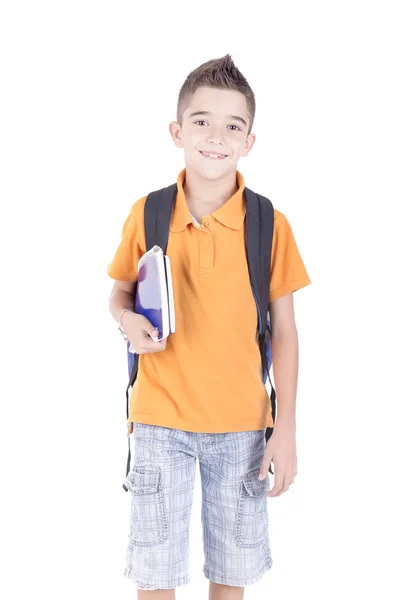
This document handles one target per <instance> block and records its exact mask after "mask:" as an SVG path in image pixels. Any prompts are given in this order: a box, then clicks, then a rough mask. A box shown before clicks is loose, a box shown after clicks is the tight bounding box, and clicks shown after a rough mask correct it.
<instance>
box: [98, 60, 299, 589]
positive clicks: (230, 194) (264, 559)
mask: <svg viewBox="0 0 400 600" xmlns="http://www.w3.org/2000/svg"><path fill="white" fill-rule="evenodd" d="M254 114H255V99H254V94H253V92H252V90H251V88H250V86H249V84H248V83H247V81H246V79H245V78H244V77H243V75H242V74H241V73H240V71H239V70H238V69H237V67H236V66H235V65H234V63H233V61H232V59H231V56H230V55H226V56H224V57H223V58H221V59H215V60H210V61H208V62H206V63H205V64H203V65H201V66H200V67H198V68H197V69H195V70H194V71H193V72H192V73H190V74H189V76H188V77H187V79H186V81H185V82H184V84H183V86H182V88H181V90H180V93H179V99H178V108H177V121H176V122H175V121H174V122H172V123H170V133H171V136H172V139H173V141H174V143H175V145H176V147H178V148H183V149H184V155H185V169H183V170H182V171H181V172H180V173H179V175H178V179H177V185H178V193H177V198H176V203H175V207H174V212H173V215H172V219H171V224H170V234H169V241H168V247H167V254H168V256H169V257H170V259H171V269H172V277H173V287H174V297H175V310H176V333H174V334H172V335H171V336H170V337H169V338H167V339H166V340H163V341H161V342H158V341H153V339H152V338H154V337H157V331H156V330H155V329H154V327H153V326H152V324H151V323H150V322H149V321H148V320H147V319H146V318H145V317H143V316H141V315H138V314H135V313H134V312H133V310H132V307H133V297H132V291H133V283H134V282H135V281H136V280H137V263H138V260H139V258H140V257H141V256H142V255H143V254H144V252H145V251H146V244H145V237H144V214H143V211H144V204H145V201H146V196H144V197H142V198H141V199H140V200H138V201H137V202H135V203H134V204H133V206H132V208H131V210H130V213H129V215H128V217H127V219H126V221H125V223H124V226H123V233H122V239H121V242H120V245H119V247H118V249H117V251H116V254H115V256H114V258H113V260H112V262H111V264H110V265H109V267H108V275H109V276H110V277H112V278H113V279H115V280H116V282H115V284H114V287H113V290H112V293H111V296H110V311H111V313H112V315H113V316H114V318H115V319H116V320H117V321H120V324H121V325H122V328H123V330H124V331H125V333H126V334H127V336H128V339H129V341H130V342H131V344H132V346H133V348H134V349H135V350H136V352H137V353H138V354H140V355H141V356H140V362H139V365H140V366H139V373H138V377H137V380H136V382H135V385H134V386H133V389H132V394H131V398H130V413H129V420H128V432H129V433H131V432H132V431H133V432H134V439H135V444H134V448H135V449H134V465H133V467H132V468H131V472H130V474H129V476H128V477H127V479H126V483H127V486H128V487H129V489H130V491H131V492H132V494H131V500H132V510H131V526H130V534H129V544H128V549H127V565H126V569H125V573H124V574H125V575H126V576H128V577H129V578H131V579H132V580H133V581H135V583H136V585H137V587H138V597H139V598H146V599H147V600H151V599H152V598H157V599H161V600H164V599H169V600H170V599H172V598H174V597H175V592H174V589H175V588H176V587H177V586H180V585H184V584H186V583H187V582H188V581H189V580H190V575H189V574H188V571H187V569H188V549H189V537H188V534H189V524H190V522H189V519H190V511H191V507H192V498H193V486H194V477H195V469H196V458H198V459H199V465H200V473H201V484H202V524H203V543H204V555H205V564H204V568H203V572H204V574H205V576H206V577H207V578H208V579H209V580H210V595H209V598H210V600H217V599H218V600H224V599H226V600H228V599H229V600H239V599H241V598H243V594H244V588H245V586H246V585H248V584H252V583H255V582H256V581H258V580H259V579H260V578H261V577H262V575H263V574H264V573H265V572H266V571H267V570H268V569H270V567H271V566H272V558H271V551H270V544H269V538H268V513H267V496H269V497H272V496H279V495H281V494H282V493H283V492H285V491H286V490H287V489H288V488H289V486H290V484H291V483H292V482H293V479H294V477H295V475H296V470H297V466H296V442H295V396H296V389H297V371H298V341H297V330H296V325H295V319H294V309H293V292H294V291H295V290H297V289H299V288H302V287H304V286H306V285H308V284H309V283H311V282H310V279H309V277H308V274H307V272H306V269H305V267H304V264H303V261H302V259H301V256H300V254H299V252H298V249H297V246H296V242H295V240H294V237H293V234H292V231H291V228H290V225H289V223H288V221H287V219H286V217H285V216H284V215H283V214H282V213H280V212H279V211H277V210H276V209H274V233H273V244H272V252H271V282H270V319H271V329H272V341H271V343H272V353H273V367H274V381H275V386H276V391H277V405H278V413H277V418H276V421H275V424H274V423H273V421H272V415H271V403H270V399H269V397H268V393H267V390H266V387H265V385H264V382H263V380H262V377H261V373H260V350H259V345H258V341H257V338H256V335H255V332H256V330H257V308H256V305H255V301H254V297H253V294H252V290H251V287H250V281H249V275H248V267H247V262H246V256H245V237H244V232H245V229H244V223H245V214H246V210H245V202H244V198H243V188H244V186H245V184H244V179H243V176H242V175H241V173H240V172H239V171H237V169H236V166H237V163H238V161H239V159H240V157H241V156H247V154H248V153H249V152H250V150H251V148H252V147H253V145H254V142H255V135H254V134H253V133H251V129H252V125H253V121H254ZM260 193H261V194H262V193H263V190H260ZM124 309H131V310H124ZM121 313H122V316H121V319H120V315H121ZM266 427H274V430H273V434H272V435H271V437H270V439H269V440H268V444H266V441H265V428H266ZM271 460H272V461H273V464H274V468H275V485H274V487H273V489H272V490H270V486H269V476H268V469H269V466H270V463H271ZM260 473H261V479H259V477H258V476H259V474H260ZM133 482H134V485H133ZM150 590H153V591H150ZM160 590H163V591H160Z"/></svg>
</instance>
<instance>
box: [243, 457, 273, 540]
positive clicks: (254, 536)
mask: <svg viewBox="0 0 400 600" xmlns="http://www.w3.org/2000/svg"><path fill="white" fill-rule="evenodd" d="M259 473H260V469H259V468H258V469H254V470H252V471H250V472H249V473H245V475H243V477H242V482H241V485H240V494H239V502H238V505H237V509H236V517H235V526H234V540H235V543H236V545H237V546H239V547H241V548H254V547H256V546H260V545H261V544H262V543H263V541H264V540H265V539H266V538H267V536H268V516H267V492H268V490H269V477H268V475H267V477H266V478H265V479H264V480H263V481H259V479H258V475H259Z"/></svg>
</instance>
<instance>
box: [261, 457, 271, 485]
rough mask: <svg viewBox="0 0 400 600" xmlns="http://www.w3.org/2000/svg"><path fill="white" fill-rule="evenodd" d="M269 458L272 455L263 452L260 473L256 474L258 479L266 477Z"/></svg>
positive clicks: (269, 462)
mask: <svg viewBox="0 0 400 600" xmlns="http://www.w3.org/2000/svg"><path fill="white" fill-rule="evenodd" d="M271 460H272V456H271V455H269V454H265V456H264V458H263V461H262V463H261V466H260V474H259V476H258V479H259V480H260V481H262V480H263V479H265V478H266V476H267V475H268V471H269V466H270V464H271Z"/></svg>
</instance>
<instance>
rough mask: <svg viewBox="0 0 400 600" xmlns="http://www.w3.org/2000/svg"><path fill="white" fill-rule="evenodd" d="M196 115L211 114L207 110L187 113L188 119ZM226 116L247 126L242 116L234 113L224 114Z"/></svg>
mask: <svg viewBox="0 0 400 600" xmlns="http://www.w3.org/2000/svg"><path fill="white" fill-rule="evenodd" d="M197 115H211V113H210V112H209V111H207V110H197V111H196V112H194V113H191V114H190V115H189V119H191V118H192V117H196V116H197ZM226 116H227V117H229V118H230V119H233V120H234V121H239V122H240V123H243V125H244V126H245V127H247V123H246V121H245V120H244V119H242V117H237V116H236V115H226Z"/></svg>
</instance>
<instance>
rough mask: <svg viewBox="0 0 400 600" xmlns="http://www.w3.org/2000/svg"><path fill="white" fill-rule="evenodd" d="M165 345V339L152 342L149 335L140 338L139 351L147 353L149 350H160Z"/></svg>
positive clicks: (163, 348)
mask: <svg viewBox="0 0 400 600" xmlns="http://www.w3.org/2000/svg"><path fill="white" fill-rule="evenodd" d="M166 346H167V339H166V338H165V339H164V340H161V341H160V342H153V340H151V339H150V338H149V337H147V338H146V339H144V340H142V342H141V344H140V352H141V353H142V354H147V353H150V352H162V351H163V350H165V348H166Z"/></svg>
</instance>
